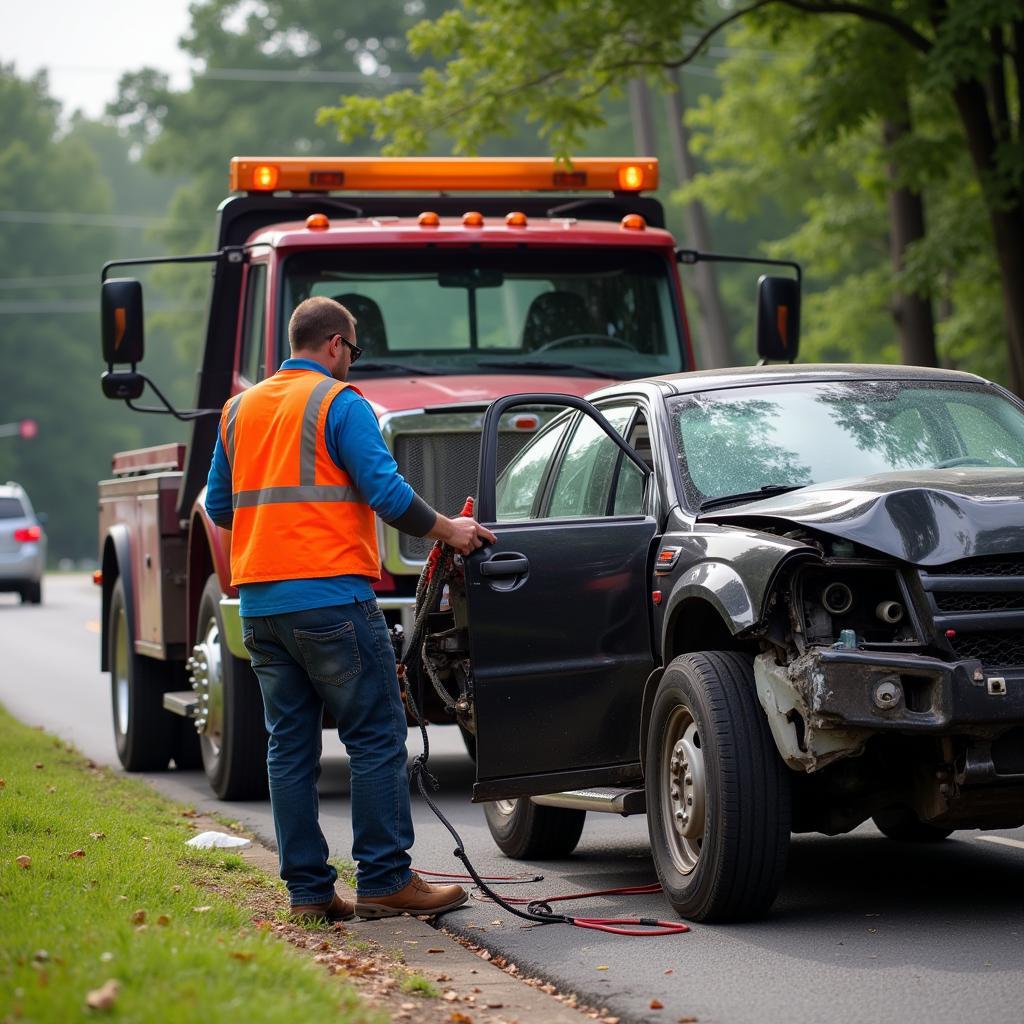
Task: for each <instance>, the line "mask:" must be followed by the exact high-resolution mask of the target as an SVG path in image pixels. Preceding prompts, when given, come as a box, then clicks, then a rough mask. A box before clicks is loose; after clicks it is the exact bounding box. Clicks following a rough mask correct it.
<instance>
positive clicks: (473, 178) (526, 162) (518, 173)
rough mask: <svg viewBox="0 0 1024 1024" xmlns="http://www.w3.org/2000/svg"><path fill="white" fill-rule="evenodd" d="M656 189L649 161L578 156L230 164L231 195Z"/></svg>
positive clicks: (654, 167) (239, 160) (242, 159)
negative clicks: (561, 160) (566, 160)
mask: <svg viewBox="0 0 1024 1024" xmlns="http://www.w3.org/2000/svg"><path fill="white" fill-rule="evenodd" d="M657 187H658V161H657V160H656V159H655V158H654V157H634V158H632V159H629V158H625V157H580V158H579V159H576V160H573V162H572V165H571V166H568V165H566V164H563V163H559V162H558V161H557V160H554V159H552V158H548V157H521V158H518V159H509V158H507V157H465V158H461V157H397V158H394V159H378V158H377V157H320V158H318V159H315V160H306V159H301V158H297V157H249V156H236V157H233V158H232V160H231V190H232V191H233V192H275V191H281V192H334V191H338V190H345V191H357V192H381V191H387V192H425V191H436V192H458V191H462V192H488V191H498V192H506V191H510V190H515V191H526V192H552V191H558V192H565V191H569V192H577V191H579V192H641V191H642V192H649V191H651V190H652V189H656V188H657Z"/></svg>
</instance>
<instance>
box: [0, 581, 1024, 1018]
mask: <svg viewBox="0 0 1024 1024" xmlns="http://www.w3.org/2000/svg"><path fill="white" fill-rule="evenodd" d="M45 602H46V603H45V604H44V605H43V606H42V607H40V608H36V607H30V606H20V605H18V603H17V599H16V598H14V597H13V596H10V595H0V652H2V660H0V666H2V667H0V702H3V704H4V705H6V707H7V708H8V709H9V710H10V711H11V712H13V713H14V714H15V715H16V716H17V717H19V718H20V719H22V720H23V721H25V722H29V723H31V724H34V725H43V726H45V727H46V728H47V729H48V730H50V731H52V732H54V733H56V734H58V735H60V736H62V737H65V738H67V739H69V740H72V741H73V742H74V743H75V744H76V745H77V746H78V747H79V749H81V750H82V751H83V752H85V753H86V754H87V755H89V756H90V757H92V758H94V759H95V760H97V761H101V762H106V763H114V764H116V755H115V752H114V745H113V739H112V736H111V729H110V721H109V719H110V708H109V704H110V700H109V685H108V682H107V677H106V676H105V675H101V674H100V672H99V671H98V668H97V666H98V656H97V649H98V647H97V645H98V639H99V638H98V630H99V624H98V621H97V620H98V608H99V601H98V595H97V593H96V591H95V589H94V588H93V587H92V585H91V583H90V582H89V580H88V579H87V578H86V577H82V576H55V577H51V578H49V579H47V581H46V592H45ZM324 740H325V742H324V774H323V778H322V783H321V792H322V800H321V814H322V819H323V820H322V823H323V827H324V831H325V833H326V834H327V836H328V839H329V841H330V842H331V845H332V849H333V852H334V853H335V854H336V855H338V856H342V857H346V856H348V853H349V848H348V842H349V829H348V769H347V761H346V758H345V756H344V752H343V750H342V748H341V746H340V744H339V743H338V741H337V738H336V737H329V736H326V735H325V737H324ZM431 747H432V758H431V763H432V766H433V767H434V768H435V770H436V772H437V774H438V777H439V778H440V780H441V784H442V788H441V803H442V806H443V808H444V810H445V813H446V814H448V815H449V816H450V817H451V819H452V820H453V821H454V823H455V824H456V826H457V827H458V828H459V829H460V831H461V832H462V835H463V837H464V839H465V841H466V844H467V848H468V850H469V851H470V853H471V855H472V856H473V858H474V862H475V863H476V864H477V867H478V869H479V870H480V871H482V872H485V873H493V874H510V873H513V872H515V871H518V870H523V869H526V868H528V869H530V870H534V869H536V870H537V871H538V872H540V873H542V874H543V875H544V876H545V879H544V881H543V882H542V883H540V884H538V885H530V886H523V887H522V888H521V889H519V890H511V889H509V890H506V891H509V892H513V891H514V892H516V894H521V895H529V896H531V897H534V896H537V895H541V894H543V893H549V894H556V893H567V892H579V891H583V890H592V889H601V888H609V887H612V886H622V885H636V884H641V883H646V882H650V881H653V880H654V870H653V866H652V864H651V860H650V856H649V852H648V845H647V835H646V824H645V821H644V819H643V818H630V819H625V820H623V819H620V818H613V817H611V816H606V815H591V816H590V820H589V821H588V823H587V827H586V830H585V832H584V834H583V840H582V842H581V844H580V847H579V849H578V851H577V853H576V854H575V855H574V856H573V857H572V858H571V859H570V860H568V861H564V862H561V863H557V864H556V863H543V864H541V863H538V864H531V865H521V864H516V863H513V862H510V861H508V860H507V859H505V858H504V857H503V856H501V855H500V854H499V853H498V852H497V850H496V848H495V847H494V845H493V844H492V842H491V839H490V836H489V835H488V833H487V828H486V825H485V824H484V820H483V814H482V812H481V810H480V809H479V808H478V807H474V806H472V805H471V804H470V803H469V800H468V792H469V787H470V784H471V782H472V779H473V765H472V762H471V761H470V760H469V758H468V757H467V756H466V754H465V753H464V752H463V750H462V745H461V741H460V740H459V737H458V736H457V735H456V734H455V733H454V730H451V729H435V730H434V731H433V738H432V743H431ZM409 748H410V753H414V752H415V751H416V750H417V749H418V742H415V738H414V737H410V744H409ZM2 758H3V754H2V751H0V765H2ZM149 778H150V781H151V782H152V783H153V784H154V785H155V786H156V787H157V788H159V789H160V790H162V791H163V792H165V793H167V794H168V795H170V796H172V797H175V798H176V799H179V800H182V801H184V802H187V803H190V804H192V805H194V806H195V807H196V808H197V809H201V810H206V809H216V810H219V811H220V812H221V813H227V814H229V815H231V816H232V817H233V818H236V819H238V820H239V821H241V822H242V823H244V824H245V825H247V826H248V827H250V828H251V829H253V830H254V831H255V832H256V833H257V834H258V835H259V836H260V837H261V838H262V839H263V840H264V841H267V842H268V843H269V844H270V845H272V844H273V828H272V823H271V816H270V808H269V805H268V804H265V803H264V804H221V803H218V802H217V801H215V800H213V799H211V797H210V795H209V791H208V790H207V788H206V785H205V779H204V778H203V776H202V775H201V773H190V772H182V773H178V772H167V773H163V774H155V775H151V776H149ZM414 816H415V820H416V823H417V835H418V839H417V843H416V848H415V851H414V860H415V863H416V865H417V866H418V867H421V868H427V869H432V870H442V871H443V870H458V865H457V862H456V861H455V860H454V858H453V857H452V855H451V850H452V841H451V839H450V837H449V836H448V834H447V833H446V832H445V831H444V830H443V829H442V827H441V826H440V825H439V824H438V823H437V822H436V821H435V820H434V819H433V818H432V816H431V815H430V812H429V809H428V808H427V807H426V806H425V804H424V803H423V802H422V800H420V799H419V798H418V797H417V798H416V800H415V802H414ZM995 837H1001V838H1002V839H1004V840H1009V842H1001V843H1000V842H992V841H991V840H992V839H993V838H995ZM577 912H578V913H581V914H583V913H584V912H583V911H582V909H580V910H577ZM667 912H668V910H667V905H666V904H665V903H663V901H662V900H661V898H660V897H658V896H651V897H617V898H604V899H599V900H594V901H591V902H590V903H589V904H588V906H587V911H586V913H588V914H590V915H592V916H618V915H624V914H640V915H642V916H665V915H666V913H667ZM446 927H447V928H448V929H449V930H451V931H456V932H460V933H462V934H465V935H467V936H468V937H470V938H471V939H472V940H473V941H475V942H478V943H481V944H483V945H485V946H487V947H488V948H489V949H491V950H492V952H494V953H495V954H498V953H500V954H503V955H505V956H508V957H509V958H510V959H512V960H514V961H515V962H516V963H517V964H518V965H519V966H520V967H521V968H523V969H524V970H526V971H528V972H530V973H535V974H538V975H542V976H543V977H545V978H547V979H549V980H551V981H553V982H554V983H556V984H557V985H558V986H559V988H561V989H562V990H564V991H574V992H577V993H579V995H580V998H581V1000H584V1001H586V1002H589V1003H591V1004H596V1005H601V1006H606V1007H608V1008H609V1010H610V1011H611V1012H613V1013H614V1014H616V1015H618V1016H621V1017H622V1018H623V1019H624V1020H635V1021H677V1020H679V1018H680V1017H696V1018H697V1019H699V1020H700V1021H701V1022H703V1024H710V1022H728V1024H747V1022H751V1024H753V1022H758V1024H763V1022H765V1021H784V1022H786V1024H803V1022H807V1024H820V1022H822V1021H828V1020H830V1019H831V1020H837V1021H843V1022H861V1021H863V1022H870V1024H878V1022H884V1021H894V1020H899V1021H900V1022H901V1024H917V1022H921V1024H925V1022H928V1024H934V1022H944V1021H957V1022H959V1021H963V1020H966V1019H970V1020H974V1021H982V1022H997V1021H998V1022H1003V1021H1015V1022H1020V1021H1024V829H1017V830H1014V831H1006V832H1002V833H985V834H982V833H973V832H958V833H956V834H955V835H954V836H953V837H952V838H951V839H950V840H947V841H946V842H945V843H941V844H939V845H937V846H934V847H927V848H921V847H909V846H904V845H902V844H897V843H893V842H890V841H889V840H886V839H885V838H884V837H882V836H881V835H879V833H878V832H876V831H875V830H874V829H873V828H870V827H867V826H865V827H862V828H861V829H859V830H858V831H857V832H856V833H854V834H853V835H850V836H844V837H837V838H826V837H821V836H800V837H796V838H795V839H794V842H793V846H792V853H791V857H790V862H789V870H788V873H787V876H786V882H785V885H784V888H783V891H782V894H781V896H780V898H779V900H778V903H777V904H776V907H775V909H774V911H773V913H772V915H771V916H770V917H769V918H768V919H767V920H765V921H762V922H759V923H757V924H746V925H732V926H728V927H723V926H717V927H712V926H701V925H695V926H694V927H693V929H692V931H691V932H689V933H688V934H685V935H680V936H673V937H668V938H655V939H630V938H617V937H613V936H610V935H602V934H599V933H596V932H588V931H583V930H580V929H573V928H567V927H564V926H560V925H553V926H548V927H543V928H540V927H530V926H528V925H527V926H525V927H521V925H520V922H519V921H517V920H516V919H514V918H511V917H510V916H508V915H507V914H505V913H504V912H502V911H499V910H497V909H496V908H494V907H491V906H487V905H483V904H480V903H470V904H469V909H467V910H462V911H459V912H458V913H455V914H452V915H449V916H448V918H447V919H446ZM654 999H656V1000H658V1001H660V1002H661V1003H662V1004H663V1006H664V1008H663V1009H661V1010H652V1009H650V1003H651V1001H652V1000H654Z"/></svg>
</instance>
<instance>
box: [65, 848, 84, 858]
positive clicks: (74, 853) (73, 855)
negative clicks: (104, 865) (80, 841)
mask: <svg viewBox="0 0 1024 1024" xmlns="http://www.w3.org/2000/svg"><path fill="white" fill-rule="evenodd" d="M84 856H85V850H72V851H71V852H70V853H69V854H68V860H81V859H82V858H83V857H84Z"/></svg>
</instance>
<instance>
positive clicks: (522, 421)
mask: <svg viewBox="0 0 1024 1024" xmlns="http://www.w3.org/2000/svg"><path fill="white" fill-rule="evenodd" d="M539 426H540V417H539V416H534V415H533V414H532V413H526V414H525V415H522V416H517V417H516V418H515V419H514V420H513V421H512V427H513V429H515V430H536V429H537V428H538V427H539Z"/></svg>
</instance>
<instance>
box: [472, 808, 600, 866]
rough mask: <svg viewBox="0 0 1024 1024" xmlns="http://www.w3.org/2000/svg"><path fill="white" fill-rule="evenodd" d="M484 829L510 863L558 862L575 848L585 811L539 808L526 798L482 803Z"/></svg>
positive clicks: (580, 833)
mask: <svg viewBox="0 0 1024 1024" xmlns="http://www.w3.org/2000/svg"><path fill="white" fill-rule="evenodd" d="M484 817H485V818H486V819H487V827H488V828H489V829H490V832H491V836H492V837H493V839H494V841H495V843H497V845H498V849H500V850H501V852H502V853H504V854H505V855H506V856H507V857H511V858H513V860H558V859H561V858H562V857H568V856H569V855H570V854H571V853H572V851H573V850H575V849H576V846H577V845H578V843H579V841H580V836H581V835H582V834H583V825H584V824H585V822H586V819H587V812H586V811H577V810H572V809H570V808H565V807H542V806H540V805H539V804H535V803H534V802H533V801H532V800H530V798H529V797H525V796H523V797H519V799H517V800H495V801H493V802H490V803H485V804H484Z"/></svg>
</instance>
